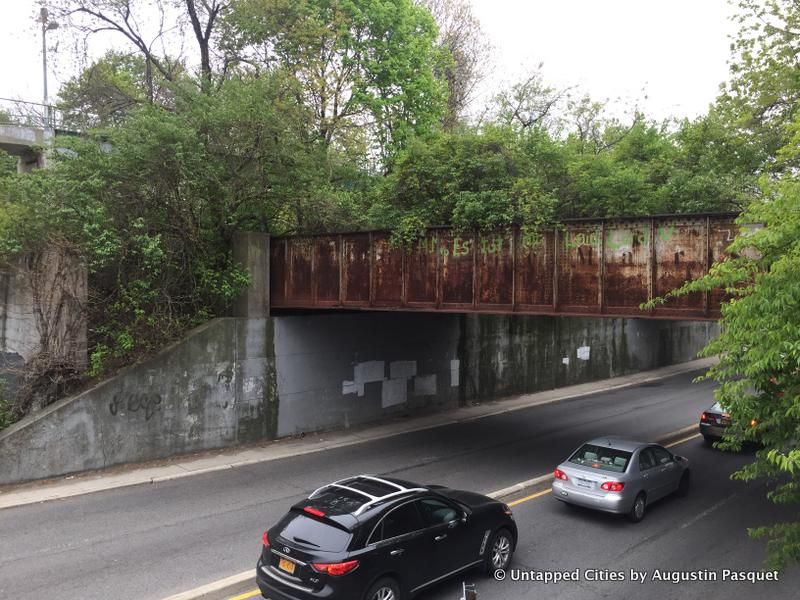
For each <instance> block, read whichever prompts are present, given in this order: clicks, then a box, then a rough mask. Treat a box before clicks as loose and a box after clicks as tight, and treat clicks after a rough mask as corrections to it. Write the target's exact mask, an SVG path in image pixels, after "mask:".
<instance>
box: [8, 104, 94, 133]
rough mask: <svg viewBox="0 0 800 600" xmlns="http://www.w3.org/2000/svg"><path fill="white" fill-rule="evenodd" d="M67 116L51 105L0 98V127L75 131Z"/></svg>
mask: <svg viewBox="0 0 800 600" xmlns="http://www.w3.org/2000/svg"><path fill="white" fill-rule="evenodd" d="M70 121H71V120H70V118H69V117H68V115H67V114H66V113H65V112H64V111H63V110H61V109H59V108H57V107H55V106H53V105H51V104H41V103H39V102H26V101H23V100H15V99H14V98H0V125H20V126H23V127H40V128H43V129H60V130H66V131H77V130H78V128H77V126H76V124H75V123H71V122H70Z"/></svg>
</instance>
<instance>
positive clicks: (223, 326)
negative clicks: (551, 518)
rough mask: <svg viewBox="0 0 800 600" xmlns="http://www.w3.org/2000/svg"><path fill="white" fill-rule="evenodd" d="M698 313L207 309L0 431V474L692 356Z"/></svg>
mask: <svg viewBox="0 0 800 600" xmlns="http://www.w3.org/2000/svg"><path fill="white" fill-rule="evenodd" d="M716 331H717V326H716V324H713V323H708V322H675V323H672V322H667V321H644V320H626V319H591V318H557V317H533V316H518V315H514V316H497V315H475V314H470V315H458V314H441V313H438V314H433V313H430V314H426V313H399V312H386V313H356V314H341V313H337V314H320V315H313V316H286V317H273V318H270V319H243V318H242V319H239V318H228V319H218V320H215V321H212V322H211V323H209V324H207V325H205V326H203V327H201V328H199V329H197V330H195V331H194V332H192V334H191V335H189V336H188V337H187V338H186V339H185V340H183V341H182V342H180V343H179V344H176V345H175V346H173V347H171V348H169V349H167V350H165V351H164V352H163V353H161V354H160V355H159V356H157V357H155V358H153V359H152V360H150V361H147V362H145V363H142V364H140V365H137V366H134V367H132V368H130V369H128V370H127V371H125V372H124V373H122V374H120V375H119V376H117V377H115V378H114V379H112V380H109V381H107V382H105V383H103V384H101V385H99V386H97V387H96V388H94V389H92V390H89V391H87V392H84V393H83V394H80V395H78V396H76V397H74V398H70V399H65V400H63V401H61V402H58V403H57V404H54V405H52V406H50V407H48V408H47V409H45V410H43V411H41V412H40V413H38V414H36V415H33V416H31V417H29V418H27V419H26V420H24V421H22V422H20V423H18V424H16V425H15V426H13V427H11V428H9V429H7V430H6V431H3V432H0V483H11V482H17V481H23V480H29V479H37V478H43V477H50V476H55V475H60V474H64V473H69V472H74V471H80V470H85V469H94V468H101V467H105V466H110V465H115V464H120V463H125V462H134V461H143V460H149V459H154V458H160V457H165V456H170V455H175V454H182V453H187V452H193V451H197V450H204V449H210V448H219V447H229V446H235V445H239V444H242V443H247V442H254V441H259V440H269V439H274V438H275V437H282V436H287V435H292V434H296V433H300V432H307V431H314V430H319V429H327V428H336V427H349V426H351V425H354V424H357V423H364V422H369V421H375V420H379V419H383V418H387V417H391V416H398V415H404V414H414V413H417V412H419V411H426V410H433V409H446V408H447V407H453V406H457V405H459V404H464V403H467V402H475V401H480V400H483V399H490V398H495V397H498V396H503V395H508V394H516V393H524V392H533V391H538V390H543V389H549V388H553V387H559V386H565V385H571V384H574V383H581V382H587V381H591V380H596V379H602V378H606V377H611V376H615V375H621V374H624V373H629V372H634V371H640V370H646V369H650V368H654V367H658V366H663V365H667V364H671V363H676V362H683V361H686V360H690V359H692V358H695V356H696V353H697V351H698V350H699V349H700V348H702V347H703V346H704V345H705V343H706V342H707V341H708V339H710V336H712V335H715V334H716Z"/></svg>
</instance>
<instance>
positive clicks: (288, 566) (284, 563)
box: [278, 558, 294, 575]
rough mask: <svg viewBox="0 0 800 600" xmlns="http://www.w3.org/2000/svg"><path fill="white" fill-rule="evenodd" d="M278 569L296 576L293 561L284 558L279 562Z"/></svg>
mask: <svg viewBox="0 0 800 600" xmlns="http://www.w3.org/2000/svg"><path fill="white" fill-rule="evenodd" d="M278 567H279V568H280V569H282V570H283V571H286V572H287V573H291V574H292V575H294V563H293V562H292V561H290V560H286V559H285V558H282V559H280V560H279V561H278Z"/></svg>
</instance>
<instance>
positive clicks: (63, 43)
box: [0, 0, 735, 119]
mask: <svg viewBox="0 0 800 600" xmlns="http://www.w3.org/2000/svg"><path fill="white" fill-rule="evenodd" d="M472 2H473V7H474V12H475V14H476V16H477V17H478V18H479V20H480V21H481V23H482V25H483V28H484V30H485V31H486V33H487V34H488V36H489V38H490V40H491V41H492V43H493V44H494V47H495V59H494V61H495V65H494V68H493V73H494V75H493V80H492V81H491V82H490V83H489V84H488V85H487V86H486V89H487V90H496V89H497V86H499V85H503V84H508V83H512V82H514V81H516V80H518V79H519V78H520V77H522V76H523V75H524V74H525V73H526V72H529V71H530V70H531V69H532V68H535V67H536V66H537V65H538V64H539V63H544V66H543V69H542V70H543V73H544V77H545V81H546V82H547V83H549V84H550V85H552V86H555V87H567V86H572V85H577V86H579V87H580V89H581V90H582V91H584V92H586V93H588V94H589V95H590V96H592V97H593V98H594V99H596V100H611V101H614V100H616V99H618V98H619V99H621V100H622V102H623V104H626V105H628V106H632V105H633V104H637V105H638V106H639V107H640V108H642V109H644V110H645V112H646V113H647V114H648V115H649V116H651V117H654V118H657V119H663V118H667V117H669V116H677V117H684V116H688V117H694V116H697V115H700V114H702V113H704V112H705V111H706V109H707V107H708V104H709V103H710V102H712V101H713V99H714V97H715V96H716V94H717V91H718V89H719V84H720V83H721V82H722V81H724V80H725V79H726V78H727V74H728V70H727V64H726V62H727V60H728V58H729V45H730V40H729V39H728V35H730V34H731V33H733V32H734V31H735V29H734V27H733V25H732V24H731V23H730V19H729V16H730V15H731V14H732V9H731V8H730V7H729V6H728V4H727V1H726V0H472ZM2 10H3V13H2V19H0V49H1V50H2V57H3V59H2V61H0V97H3V98H21V99H26V100H31V101H36V102H41V101H42V63H41V60H42V58H41V30H40V26H39V25H38V24H37V23H36V22H35V18H36V16H37V15H38V10H39V2H38V0H2ZM63 33H64V32H62V31H55V32H49V33H48V42H49V43H48V47H50V48H51V51H50V54H49V55H48V58H49V60H50V63H51V66H52V69H50V70H49V77H48V83H49V88H50V97H51V99H52V98H54V97H55V93H56V92H57V90H58V86H59V84H60V82H62V81H64V80H66V79H68V78H69V77H70V76H71V75H73V74H74V70H75V66H74V64H73V63H72V61H71V60H68V59H67V57H68V55H69V53H68V52H65V51H64V50H65V49H66V48H69V45H70V44H69V42H68V40H67V37H66V36H65V35H63ZM118 43H119V44H122V40H121V39H120V40H119V42H118ZM56 45H57V46H58V47H57V48H55V46H56ZM645 95H646V96H647V98H646V99H645Z"/></svg>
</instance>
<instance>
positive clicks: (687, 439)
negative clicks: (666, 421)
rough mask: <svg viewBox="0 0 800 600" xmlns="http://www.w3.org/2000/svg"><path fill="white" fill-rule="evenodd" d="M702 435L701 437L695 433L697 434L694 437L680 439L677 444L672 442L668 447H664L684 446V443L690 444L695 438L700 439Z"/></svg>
mask: <svg viewBox="0 0 800 600" xmlns="http://www.w3.org/2000/svg"><path fill="white" fill-rule="evenodd" d="M700 435H701V434H699V433H695V434H693V435H690V436H689V437H685V438H683V439H680V440H678V441H676V442H672V443H671V444H667V445H666V446H664V447H665V448H672V447H673V446H677V445H678V444H683V443H684V442H688V441H689V440H693V439H695V438H699V437H700Z"/></svg>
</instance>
